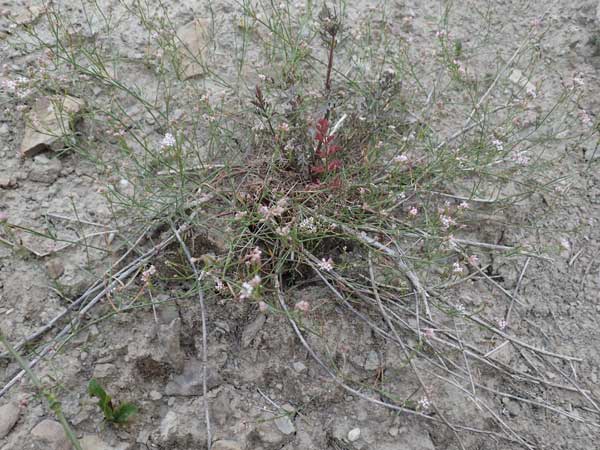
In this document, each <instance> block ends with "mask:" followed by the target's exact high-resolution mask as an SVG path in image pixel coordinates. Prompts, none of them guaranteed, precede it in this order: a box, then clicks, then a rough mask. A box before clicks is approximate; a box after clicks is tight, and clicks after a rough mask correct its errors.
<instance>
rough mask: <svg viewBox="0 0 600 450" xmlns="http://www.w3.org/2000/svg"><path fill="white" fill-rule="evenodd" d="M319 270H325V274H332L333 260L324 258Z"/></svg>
mask: <svg viewBox="0 0 600 450" xmlns="http://www.w3.org/2000/svg"><path fill="white" fill-rule="evenodd" d="M319 269H321V270H324V271H325V272H331V271H332V270H333V260H332V259H331V258H329V259H325V258H322V259H321V261H319Z"/></svg>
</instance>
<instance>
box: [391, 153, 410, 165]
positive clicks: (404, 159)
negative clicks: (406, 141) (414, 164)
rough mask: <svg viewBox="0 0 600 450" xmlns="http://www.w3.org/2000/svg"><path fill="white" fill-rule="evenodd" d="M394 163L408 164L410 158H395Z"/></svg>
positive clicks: (399, 156)
mask: <svg viewBox="0 0 600 450" xmlns="http://www.w3.org/2000/svg"><path fill="white" fill-rule="evenodd" d="M392 162H394V163H396V164H404V163H407V162H408V156H406V155H398V156H394V158H393V159H392Z"/></svg>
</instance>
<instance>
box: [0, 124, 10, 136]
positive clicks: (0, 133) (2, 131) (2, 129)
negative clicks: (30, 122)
mask: <svg viewBox="0 0 600 450" xmlns="http://www.w3.org/2000/svg"><path fill="white" fill-rule="evenodd" d="M8 131H9V128H8V124H7V123H3V124H2V125H1V126H0V136H4V135H6V134H8Z"/></svg>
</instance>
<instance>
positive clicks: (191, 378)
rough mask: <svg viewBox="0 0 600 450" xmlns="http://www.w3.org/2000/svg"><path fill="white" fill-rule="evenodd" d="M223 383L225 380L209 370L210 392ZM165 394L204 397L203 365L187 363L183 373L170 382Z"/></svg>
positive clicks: (208, 382) (208, 383)
mask: <svg viewBox="0 0 600 450" xmlns="http://www.w3.org/2000/svg"><path fill="white" fill-rule="evenodd" d="M222 383H223V379H222V378H221V376H220V375H219V373H218V372H217V371H216V370H214V369H211V368H209V369H208V370H207V380H206V385H207V388H208V390H211V389H214V388H216V387H217V386H219V385H221V384H222ZM165 392H166V394H167V395H172V396H174V395H181V396H184V397H195V396H198V395H202V363H201V362H200V361H196V360H190V361H187V362H186V364H185V367H184V368H183V373H182V374H181V375H177V376H176V377H174V378H173V380H172V381H169V383H168V384H167V387H166V389H165Z"/></svg>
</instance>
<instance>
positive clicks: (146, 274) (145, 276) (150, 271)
mask: <svg viewBox="0 0 600 450" xmlns="http://www.w3.org/2000/svg"><path fill="white" fill-rule="evenodd" d="M155 274H156V267H154V266H153V265H152V266H150V267H148V268H147V269H146V270H144V271H143V272H142V281H143V282H144V283H145V284H148V283H149V282H150V279H151V278H152V276H153V275H155Z"/></svg>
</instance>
